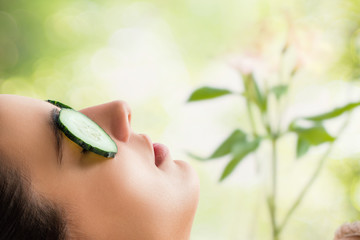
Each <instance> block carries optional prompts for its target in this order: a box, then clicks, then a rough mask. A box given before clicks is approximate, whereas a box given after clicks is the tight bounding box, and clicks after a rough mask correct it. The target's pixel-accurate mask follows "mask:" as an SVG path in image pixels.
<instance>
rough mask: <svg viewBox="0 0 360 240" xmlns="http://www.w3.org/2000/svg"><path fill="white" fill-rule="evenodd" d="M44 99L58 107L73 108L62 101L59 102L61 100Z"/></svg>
mask: <svg viewBox="0 0 360 240" xmlns="http://www.w3.org/2000/svg"><path fill="white" fill-rule="evenodd" d="M46 101H47V102H48V103H51V104H53V105H55V106H57V107H59V108H70V109H73V108H72V107H69V106H68V105H66V104H63V103H61V102H59V101H54V100H50V99H48V100H46Z"/></svg>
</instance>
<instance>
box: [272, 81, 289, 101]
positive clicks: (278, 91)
mask: <svg viewBox="0 0 360 240" xmlns="http://www.w3.org/2000/svg"><path fill="white" fill-rule="evenodd" d="M287 90H288V86H287V85H284V84H280V85H277V86H275V87H273V88H271V89H270V92H272V93H274V94H275V97H276V98H277V99H280V98H281V96H282V95H284V94H285V93H286V92H287Z"/></svg>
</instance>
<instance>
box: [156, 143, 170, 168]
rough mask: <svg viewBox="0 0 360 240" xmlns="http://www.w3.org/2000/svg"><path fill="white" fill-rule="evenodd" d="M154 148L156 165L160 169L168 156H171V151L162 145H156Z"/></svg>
mask: <svg viewBox="0 0 360 240" xmlns="http://www.w3.org/2000/svg"><path fill="white" fill-rule="evenodd" d="M153 148H154V155H155V165H156V166H157V167H159V166H160V165H161V164H162V163H163V162H165V159H166V157H167V155H169V149H168V148H167V147H166V146H165V145H164V144H161V143H154V144H153Z"/></svg>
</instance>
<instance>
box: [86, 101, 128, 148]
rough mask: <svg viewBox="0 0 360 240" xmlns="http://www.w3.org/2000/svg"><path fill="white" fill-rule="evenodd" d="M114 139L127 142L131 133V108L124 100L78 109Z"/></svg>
mask: <svg viewBox="0 0 360 240" xmlns="http://www.w3.org/2000/svg"><path fill="white" fill-rule="evenodd" d="M80 112H81V113H83V114H85V115H86V116H88V117H89V118H90V119H91V120H93V121H94V122H96V123H97V124H98V125H99V126H100V127H102V128H103V129H104V130H105V131H106V132H107V133H108V134H109V135H110V136H112V137H114V138H115V139H117V140H119V141H122V142H127V141H129V138H130V134H131V127H130V124H131V109H130V107H129V105H128V104H127V103H126V102H124V101H120V100H117V101H113V102H109V103H104V104H101V105H96V106H93V107H88V108H84V109H82V110H80Z"/></svg>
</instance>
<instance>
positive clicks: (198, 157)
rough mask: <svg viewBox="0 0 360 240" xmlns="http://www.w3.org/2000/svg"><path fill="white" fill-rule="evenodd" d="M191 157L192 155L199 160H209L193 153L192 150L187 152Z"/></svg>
mask: <svg viewBox="0 0 360 240" xmlns="http://www.w3.org/2000/svg"><path fill="white" fill-rule="evenodd" d="M186 154H187V155H188V156H189V157H191V158H192V159H195V160H199V161H205V160H207V158H204V157H200V156H198V155H196V154H194V153H191V152H187V153H186Z"/></svg>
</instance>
